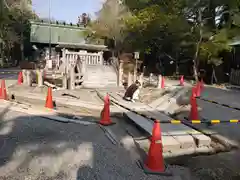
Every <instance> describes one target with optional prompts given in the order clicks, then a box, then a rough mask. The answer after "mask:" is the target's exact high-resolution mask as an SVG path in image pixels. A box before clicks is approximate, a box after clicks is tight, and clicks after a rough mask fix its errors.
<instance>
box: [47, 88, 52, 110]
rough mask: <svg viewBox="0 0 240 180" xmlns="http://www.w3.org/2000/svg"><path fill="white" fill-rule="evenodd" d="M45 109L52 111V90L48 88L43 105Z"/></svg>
mask: <svg viewBox="0 0 240 180" xmlns="http://www.w3.org/2000/svg"><path fill="white" fill-rule="evenodd" d="M45 107H46V108H49V109H53V107H54V106H53V99H52V88H50V87H49V88H48V93H47V97H46V104H45Z"/></svg>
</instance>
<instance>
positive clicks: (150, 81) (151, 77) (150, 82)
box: [149, 73, 153, 84]
mask: <svg viewBox="0 0 240 180" xmlns="http://www.w3.org/2000/svg"><path fill="white" fill-rule="evenodd" d="M152 79H153V73H150V76H149V84H152Z"/></svg>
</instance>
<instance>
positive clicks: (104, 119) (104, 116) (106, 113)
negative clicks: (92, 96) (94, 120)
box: [99, 94, 114, 126]
mask: <svg viewBox="0 0 240 180" xmlns="http://www.w3.org/2000/svg"><path fill="white" fill-rule="evenodd" d="M99 124H101V125H104V126H109V125H112V124H114V123H113V122H112V120H111V119H110V99H109V95H108V94H107V95H106V97H105V98H104V107H103V110H102V112H101V120H100V122H99Z"/></svg>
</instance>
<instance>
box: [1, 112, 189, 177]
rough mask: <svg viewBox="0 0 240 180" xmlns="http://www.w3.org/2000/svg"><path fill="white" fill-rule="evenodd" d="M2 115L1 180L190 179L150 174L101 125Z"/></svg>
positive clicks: (8, 113) (183, 170)
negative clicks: (115, 142) (104, 131)
mask: <svg viewBox="0 0 240 180" xmlns="http://www.w3.org/2000/svg"><path fill="white" fill-rule="evenodd" d="M0 111H1V113H0V119H2V123H1V124H0V145H1V148H0V179H9V180H10V179H11V180H35V179H38V180H42V179H44V180H46V179H58V180H61V179H64V180H80V179H81V180H83V179H87V180H90V179H91V180H94V179H96V180H108V179H109V180H110V179H111V180H118V179H119V180H123V179H126V180H128V179H129V180H135V179H136V180H140V179H142V180H143V179H144V180H185V179H182V178H180V177H174V178H173V177H161V176H153V175H148V176H147V175H145V174H144V173H143V171H142V169H140V168H139V167H138V166H137V165H136V157H135V156H132V155H131V154H133V152H131V151H132V148H126V146H121V145H114V144H112V143H111V141H110V140H109V139H108V138H106V136H105V134H104V133H103V131H102V130H101V129H100V128H99V126H97V125H91V126H82V125H79V124H78V125H76V124H63V123H58V122H54V121H51V120H46V119H43V118H40V117H30V116H28V115H26V114H23V113H19V112H14V111H7V110H6V111H5V110H3V109H0ZM115 128H116V127H115ZM123 136H124V135H123V134H121V133H117V137H118V138H119V139H127V136H124V137H123ZM173 169H174V171H176V172H181V173H182V174H186V172H188V171H186V169H185V168H179V167H173ZM191 180H192V179H191Z"/></svg>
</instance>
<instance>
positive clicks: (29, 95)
mask: <svg viewBox="0 0 240 180" xmlns="http://www.w3.org/2000/svg"><path fill="white" fill-rule="evenodd" d="M14 95H15V98H16V99H17V98H18V97H23V98H27V99H36V100H40V101H45V99H46V96H44V95H43V94H38V93H25V94H20V93H15V94H14ZM53 100H55V101H56V104H58V103H59V104H65V105H70V106H80V107H85V108H89V109H97V110H101V109H102V105H103V104H100V103H98V104H97V103H96V104H94V103H91V102H87V101H81V100H78V99H69V98H64V97H53Z"/></svg>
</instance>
